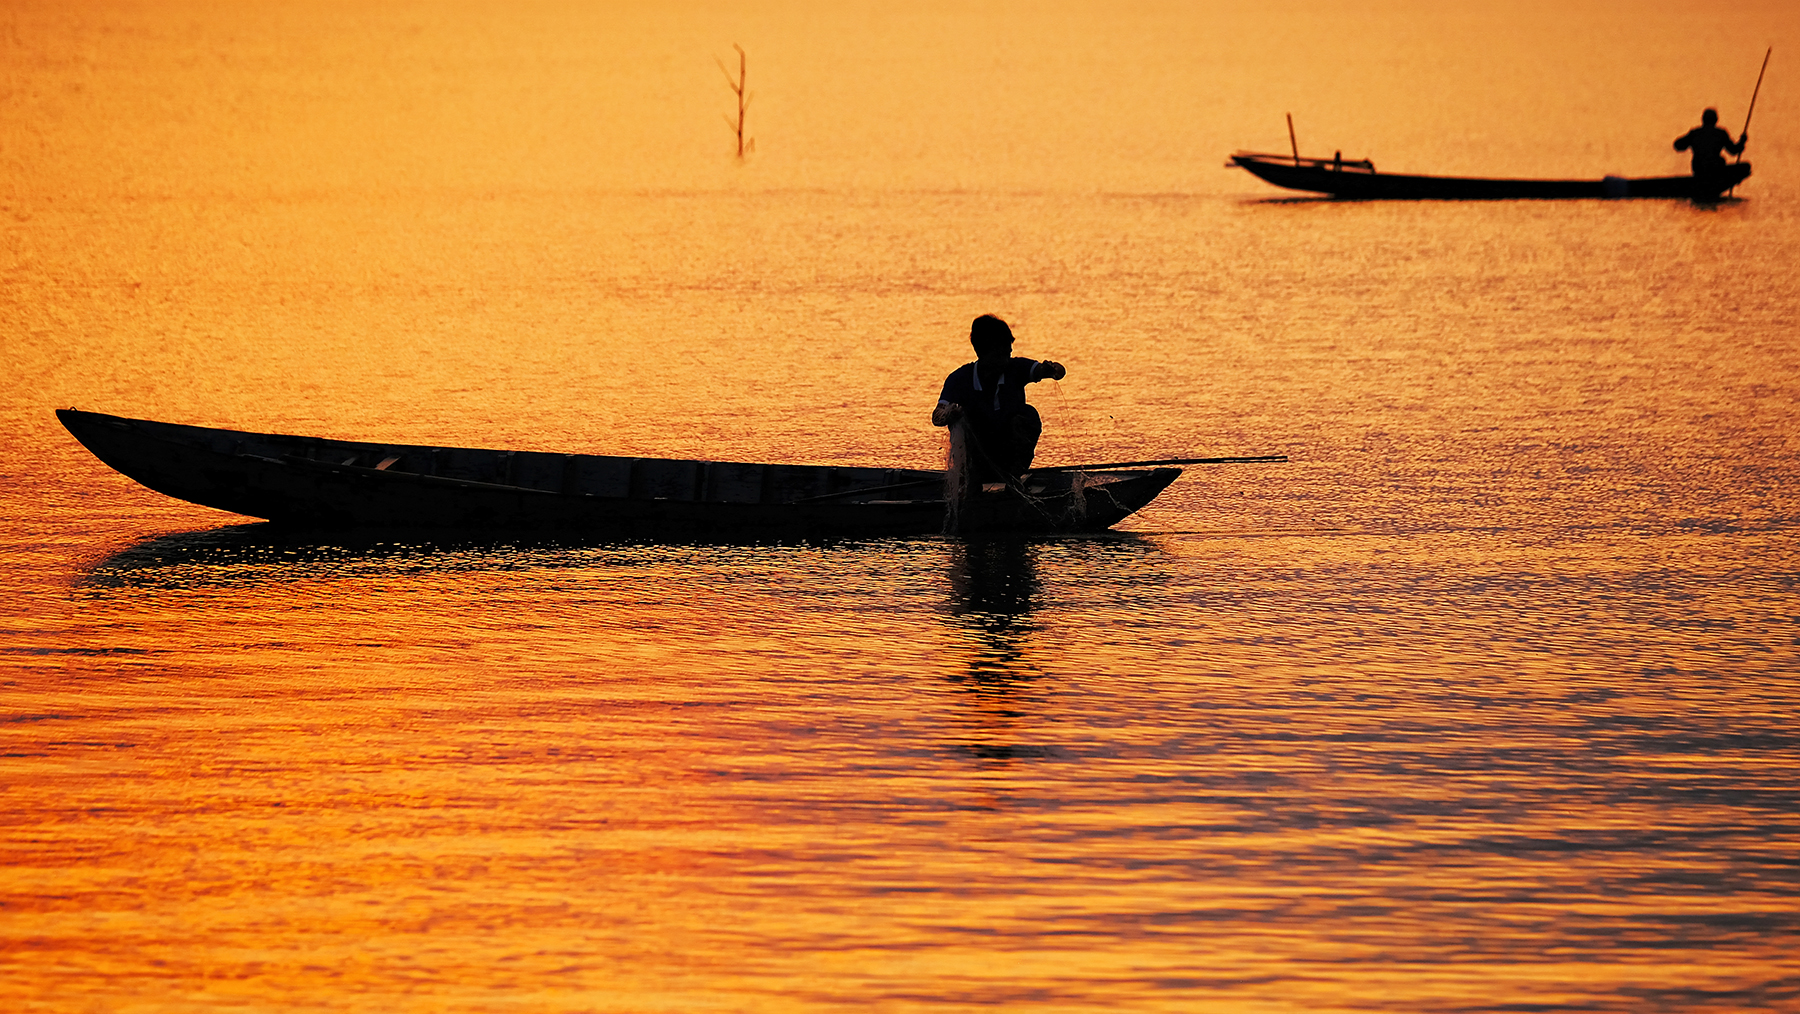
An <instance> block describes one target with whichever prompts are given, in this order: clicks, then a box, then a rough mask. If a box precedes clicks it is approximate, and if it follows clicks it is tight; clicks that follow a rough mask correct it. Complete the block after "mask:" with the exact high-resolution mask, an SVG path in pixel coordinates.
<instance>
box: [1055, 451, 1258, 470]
mask: <svg viewBox="0 0 1800 1014" xmlns="http://www.w3.org/2000/svg"><path fill="white" fill-rule="evenodd" d="M1286 460H1287V455H1285V454H1263V455H1258V456H1257V457H1253V458H1157V459H1156V460H1154V461H1108V462H1105V463H1103V464H1099V465H1057V466H1055V467H1054V468H1033V469H1031V471H1032V473H1033V474H1036V473H1038V472H1099V471H1103V470H1105V469H1109V468H1148V467H1150V466H1152V465H1250V464H1256V463H1258V462H1264V461H1286Z"/></svg>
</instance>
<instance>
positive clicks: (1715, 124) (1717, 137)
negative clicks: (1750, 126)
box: [1675, 109, 1750, 179]
mask: <svg viewBox="0 0 1800 1014" xmlns="http://www.w3.org/2000/svg"><path fill="white" fill-rule="evenodd" d="M1748 140H1750V135H1749V134H1748V133H1746V134H1744V135H1743V136H1742V137H1739V138H1738V139H1737V143H1736V144H1733V143H1732V141H1731V134H1730V133H1728V132H1727V131H1725V130H1724V129H1723V128H1721V127H1720V126H1719V111H1718V110H1717V109H1708V110H1707V111H1706V112H1704V113H1701V114H1700V126H1698V127H1695V128H1694V129H1693V130H1690V131H1688V132H1687V133H1685V134H1683V135H1681V136H1680V137H1678V138H1676V139H1675V150H1676V151H1687V150H1688V149H1690V148H1691V149H1693V152H1694V163H1693V164H1694V177H1695V178H1696V179H1717V178H1719V177H1720V176H1722V175H1724V173H1725V156H1724V155H1723V154H1721V152H1727V151H1728V152H1731V153H1732V154H1733V155H1742V154H1743V153H1744V142H1746V141H1748Z"/></svg>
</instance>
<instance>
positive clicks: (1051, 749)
mask: <svg viewBox="0 0 1800 1014" xmlns="http://www.w3.org/2000/svg"><path fill="white" fill-rule="evenodd" d="M1159 552H1160V549H1159V547H1157V546H1156V544H1155V543H1154V542H1151V541H1149V540H1146V539H1143V538H1140V537H1138V536H1134V535H1123V534H1118V535H1109V536H1104V537H1098V538H1094V537H1089V538H1081V539H981V540H970V541H966V542H964V541H957V542H954V543H952V545H951V551H950V557H949V579H950V596H949V601H948V603H947V605H946V608H945V618H946V620H947V621H948V622H949V623H951V624H952V625H954V626H955V627H956V628H958V629H960V630H961V631H962V632H964V633H965V634H966V635H968V639H969V642H970V643H969V645H968V655H967V662H966V666H965V668H964V670H963V671H961V672H956V673H953V674H952V675H951V676H950V677H949V679H950V681H951V682H952V683H954V684H955V685H956V686H957V687H958V688H959V689H960V690H961V691H962V692H963V693H964V694H965V695H967V697H966V699H967V701H968V704H969V705H970V707H969V710H968V712H967V713H966V715H965V718H966V722H967V726H966V728H965V730H964V736H965V737H966V739H965V740H964V741H962V742H959V744H958V747H957V748H958V749H959V750H960V751H961V752H963V753H966V754H968V755H969V756H971V757H975V758H978V759H981V760H986V761H1012V760H1021V759H1034V758H1048V759H1055V758H1062V759H1066V754H1065V752H1064V751H1063V750H1061V749H1060V748H1058V747H1055V746H1051V745H1044V744H1031V743H1025V742H1020V740H1021V739H1022V738H1025V737H1026V736H1028V735H1029V733H1028V731H1027V728H1026V726H1028V725H1029V724H1031V723H1030V711H1031V710H1032V699H1033V697H1034V690H1033V688H1034V685H1036V684H1038V683H1039V682H1041V681H1042V680H1044V678H1045V675H1046V674H1045V672H1044V669H1043V668H1042V667H1041V666H1040V665H1039V664H1038V662H1037V661H1036V660H1035V658H1034V654H1033V651H1032V646H1031V641H1032V639H1033V637H1034V635H1036V634H1038V633H1039V632H1041V631H1042V630H1043V625H1042V624H1043V619H1042V618H1043V617H1044V616H1045V615H1046V614H1047V610H1046V608H1045V607H1046V601H1045V600H1046V590H1045V589H1046V581H1045V578H1044V576H1043V573H1044V571H1046V570H1048V571H1050V572H1051V573H1052V574H1053V575H1059V574H1065V573H1066V574H1069V575H1074V574H1077V573H1088V572H1091V571H1092V569H1093V568H1095V567H1102V568H1104V567H1109V566H1114V565H1122V566H1123V567H1124V568H1126V569H1130V567H1131V566H1132V565H1133V563H1134V562H1135V561H1137V560H1140V559H1142V558H1143V557H1144V556H1146V555H1147V554H1150V555H1154V554H1157V553H1159Z"/></svg>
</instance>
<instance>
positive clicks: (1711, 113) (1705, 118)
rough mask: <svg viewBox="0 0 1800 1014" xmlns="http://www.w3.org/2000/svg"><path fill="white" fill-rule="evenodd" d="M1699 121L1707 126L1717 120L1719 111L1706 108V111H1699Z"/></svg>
mask: <svg viewBox="0 0 1800 1014" xmlns="http://www.w3.org/2000/svg"><path fill="white" fill-rule="evenodd" d="M1700 122H1701V123H1702V124H1704V125H1706V126H1708V127H1710V126H1712V125H1713V124H1715V123H1717V122H1719V111H1718V110H1717V109H1708V110H1707V111H1706V112H1704V113H1701V114H1700Z"/></svg>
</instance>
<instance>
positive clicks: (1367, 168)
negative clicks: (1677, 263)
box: [1227, 151, 1750, 201]
mask: <svg viewBox="0 0 1800 1014" xmlns="http://www.w3.org/2000/svg"><path fill="white" fill-rule="evenodd" d="M1230 166H1236V167H1238V168H1240V169H1244V170H1247V171H1249V172H1250V173H1251V174H1252V175H1254V176H1256V177H1258V178H1260V179H1263V180H1266V181H1267V182H1269V183H1273V184H1275V185H1276V186H1278V187H1285V188H1287V189H1289V190H1303V191H1306V192H1308V193H1315V194H1329V195H1331V196H1333V197H1341V198H1345V199H1347V200H1363V201H1367V200H1386V201H1424V200H1440V201H1522V200H1563V199H1578V198H1624V197H1662V198H1670V197H1674V198H1685V199H1687V200H1696V201H1704V200H1716V199H1718V197H1719V195H1720V194H1722V193H1724V192H1725V191H1726V190H1729V189H1730V188H1732V187H1734V186H1736V185H1738V184H1739V183H1742V182H1744V179H1745V178H1746V177H1748V176H1749V175H1750V163H1748V162H1739V163H1737V164H1735V165H1727V166H1726V167H1725V172H1724V173H1723V174H1722V175H1719V176H1709V177H1706V178H1705V179H1700V178H1698V177H1695V176H1654V177H1645V178H1639V179H1632V178H1627V177H1624V176H1607V177H1605V178H1603V179H1598V180H1526V179H1481V178H1477V177H1467V176H1402V175H1396V174H1392V173H1378V172H1376V171H1375V165H1374V163H1372V162H1370V161H1368V160H1367V159H1364V160H1360V161H1356V162H1344V161H1340V160H1337V159H1328V158H1301V159H1295V158H1293V157H1291V156H1288V155H1269V154H1259V153H1257V152H1247V151H1240V152H1238V153H1237V154H1235V155H1232V156H1231V161H1230V163H1228V165H1227V167H1228V168H1229V167H1230Z"/></svg>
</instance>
